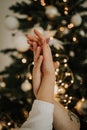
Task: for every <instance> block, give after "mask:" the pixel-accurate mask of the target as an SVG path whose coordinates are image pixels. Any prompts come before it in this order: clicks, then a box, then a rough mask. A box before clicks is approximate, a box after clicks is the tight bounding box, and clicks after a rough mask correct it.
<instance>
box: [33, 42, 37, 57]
mask: <svg viewBox="0 0 87 130" xmlns="http://www.w3.org/2000/svg"><path fill="white" fill-rule="evenodd" d="M36 50H37V43H36V42H33V51H34V57H35V55H36Z"/></svg>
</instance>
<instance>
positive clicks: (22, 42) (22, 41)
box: [14, 32, 29, 52]
mask: <svg viewBox="0 0 87 130" xmlns="http://www.w3.org/2000/svg"><path fill="white" fill-rule="evenodd" d="M14 44H15V48H16V49H17V50H18V51H20V52H26V51H28V50H29V44H28V43H27V38H26V36H25V35H24V34H23V33H22V32H19V33H17V34H16V35H15V37H14Z"/></svg>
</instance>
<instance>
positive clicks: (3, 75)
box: [0, 0, 87, 130]
mask: <svg viewBox="0 0 87 130" xmlns="http://www.w3.org/2000/svg"><path fill="white" fill-rule="evenodd" d="M85 4H86V6H84V5H85ZM9 9H10V10H12V11H14V13H16V14H20V15H19V16H18V17H15V16H7V17H6V20H5V23H6V26H7V27H8V29H10V30H12V31H13V32H15V33H13V34H12V35H13V42H14V44H15V49H5V50H1V53H4V54H10V56H11V58H12V60H13V63H12V64H11V65H10V66H8V67H6V68H5V70H3V71H2V72H0V122H1V124H0V129H1V130H3V129H4V128H5V129H8V130H10V129H11V128H14V127H17V126H21V124H22V123H23V122H24V121H25V120H26V119H27V117H28V112H29V111H30V109H31V106H32V103H33V100H34V99H35V97H34V95H33V91H32V68H33V64H34V63H33V54H32V51H31V50H29V45H28V44H27V41H26V37H25V35H26V34H30V35H32V34H33V30H34V28H35V29H37V30H38V31H40V32H41V33H42V34H43V35H44V36H45V37H46V38H48V37H50V41H49V44H50V47H51V50H52V54H53V60H54V67H55V76H56V82H55V91H54V96H55V99H56V100H59V101H60V102H61V103H62V104H63V105H64V106H65V108H69V109H70V110H71V111H73V112H75V113H76V114H77V115H78V116H79V117H80V120H81V130H82V129H84V130H85V129H87V78H86V77H87V43H86V42H87V1H86V0H77V1H74V0H28V1H27V2H18V3H16V4H15V5H12V6H11V7H10V8H9ZM14 30H15V31H14Z"/></svg>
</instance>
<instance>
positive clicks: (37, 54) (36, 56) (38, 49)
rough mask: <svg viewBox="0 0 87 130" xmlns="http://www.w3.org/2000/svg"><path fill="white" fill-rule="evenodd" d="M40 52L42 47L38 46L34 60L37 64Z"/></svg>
mask: <svg viewBox="0 0 87 130" xmlns="http://www.w3.org/2000/svg"><path fill="white" fill-rule="evenodd" d="M40 52H41V47H40V46H38V47H37V49H36V51H35V54H34V62H35V64H36V62H37V60H38V58H39V56H40Z"/></svg>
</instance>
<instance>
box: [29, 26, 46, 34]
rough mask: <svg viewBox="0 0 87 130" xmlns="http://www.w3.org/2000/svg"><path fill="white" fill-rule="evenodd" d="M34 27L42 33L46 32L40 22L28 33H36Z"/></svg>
mask: <svg viewBox="0 0 87 130" xmlns="http://www.w3.org/2000/svg"><path fill="white" fill-rule="evenodd" d="M34 29H36V30H38V31H39V32H40V33H41V34H43V33H44V29H43V28H42V27H41V26H39V24H36V25H35V26H34V27H33V28H32V29H30V30H29V31H28V34H30V35H34Z"/></svg>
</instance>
